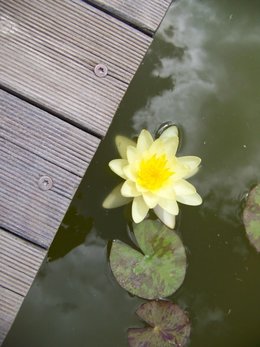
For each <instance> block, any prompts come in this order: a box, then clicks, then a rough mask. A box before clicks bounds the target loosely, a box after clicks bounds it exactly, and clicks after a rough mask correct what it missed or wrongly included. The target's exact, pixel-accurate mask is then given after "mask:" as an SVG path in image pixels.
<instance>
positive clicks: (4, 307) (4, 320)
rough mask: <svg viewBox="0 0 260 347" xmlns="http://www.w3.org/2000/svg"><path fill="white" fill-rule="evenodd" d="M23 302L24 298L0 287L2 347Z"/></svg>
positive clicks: (0, 335)
mask: <svg viewBox="0 0 260 347" xmlns="http://www.w3.org/2000/svg"><path fill="white" fill-rule="evenodd" d="M22 301H23V296H21V295H19V294H17V293H14V292H12V291H11V290H9V289H6V288H3V287H1V286H0V308H1V311H0V312H1V314H0V346H1V344H2V342H3V341H4V338H5V336H6V334H7V333H8V331H9V329H10V328H11V325H12V323H13V321H14V319H15V317H16V314H17V312H18V310H19V308H20V306H21V304H22Z"/></svg>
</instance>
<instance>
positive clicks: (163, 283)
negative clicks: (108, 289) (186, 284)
mask: <svg viewBox="0 0 260 347" xmlns="http://www.w3.org/2000/svg"><path fill="white" fill-rule="evenodd" d="M134 234H135V238H136V240H137V243H138V245H139V247H140V249H141V251H142V253H141V252H139V251H137V250H135V249H133V248H131V247H130V246H128V245H126V244H125V243H123V242H121V241H118V240H115V241H113V244H112V248H111V253H110V266H111V269H112V272H113V274H114V276H115V278H116V279H117V281H118V283H119V284H120V285H121V286H122V287H123V288H124V289H126V290H127V291H128V292H130V293H132V294H134V295H137V296H139V297H142V298H145V299H156V298H162V297H167V296H169V295H171V294H173V293H174V292H175V291H176V290H177V289H178V288H179V287H180V286H181V284H182V282H183V280H184V277H185V273H186V254H185V249H184V246H183V243H182V241H181V239H180V238H179V236H178V235H177V234H176V233H175V232H173V231H172V230H170V229H168V228H167V227H166V226H165V225H163V224H161V223H160V222H158V221H152V220H145V221H143V222H142V223H139V224H136V225H134Z"/></svg>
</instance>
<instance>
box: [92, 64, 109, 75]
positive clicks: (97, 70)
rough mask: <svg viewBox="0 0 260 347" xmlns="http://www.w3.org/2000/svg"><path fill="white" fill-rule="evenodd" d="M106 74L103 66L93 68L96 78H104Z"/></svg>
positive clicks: (106, 70)
mask: <svg viewBox="0 0 260 347" xmlns="http://www.w3.org/2000/svg"><path fill="white" fill-rule="evenodd" d="M107 72H108V69H107V66H106V65H105V64H97V65H96V66H95V68H94V73H95V75H96V76H97V77H106V75H107Z"/></svg>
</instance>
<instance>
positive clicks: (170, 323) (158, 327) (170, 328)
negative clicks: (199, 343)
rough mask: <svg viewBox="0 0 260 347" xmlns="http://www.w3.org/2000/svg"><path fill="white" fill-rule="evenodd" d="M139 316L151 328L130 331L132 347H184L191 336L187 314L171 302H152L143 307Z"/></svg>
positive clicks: (129, 339) (139, 311)
mask: <svg viewBox="0 0 260 347" xmlns="http://www.w3.org/2000/svg"><path fill="white" fill-rule="evenodd" d="M136 313H137V315H138V316H139V317H140V318H142V319H143V320H144V321H145V322H146V323H147V324H149V326H150V327H146V328H130V329H128V342H129V346H130V347H144V346H145V347H169V346H173V347H183V346H185V344H186V343H187V341H188V338H189V335H190V323H189V319H188V317H187V315H186V314H185V312H184V311H183V310H182V309H181V308H180V307H179V306H178V305H175V304H173V303H172V302H170V301H162V300H159V301H151V302H148V303H145V304H143V305H141V306H140V307H139V308H138V309H137V311H136Z"/></svg>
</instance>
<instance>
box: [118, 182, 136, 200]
mask: <svg viewBox="0 0 260 347" xmlns="http://www.w3.org/2000/svg"><path fill="white" fill-rule="evenodd" d="M121 194H122V195H123V196H125V197H129V198H130V197H132V198H133V197H136V196H139V195H140V193H139V192H138V191H137V189H136V185H135V183H134V182H132V181H130V180H127V181H125V182H124V184H123V186H122V189H121Z"/></svg>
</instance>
